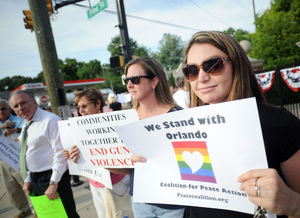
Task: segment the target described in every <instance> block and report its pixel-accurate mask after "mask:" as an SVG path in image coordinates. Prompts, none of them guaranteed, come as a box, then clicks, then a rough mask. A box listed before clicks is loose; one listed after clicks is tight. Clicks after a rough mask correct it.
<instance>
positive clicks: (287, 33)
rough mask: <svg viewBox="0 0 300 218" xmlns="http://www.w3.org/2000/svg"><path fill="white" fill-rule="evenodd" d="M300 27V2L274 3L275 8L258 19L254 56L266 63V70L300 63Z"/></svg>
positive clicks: (283, 0) (282, 0)
mask: <svg viewBox="0 0 300 218" xmlns="http://www.w3.org/2000/svg"><path fill="white" fill-rule="evenodd" d="M299 24H300V1H299V0H273V1H272V3H271V8H270V9H267V10H266V11H265V12H264V13H263V14H262V15H261V16H257V20H256V33H255V34H253V35H252V36H251V39H252V40H251V41H252V51H251V53H250V55H252V56H253V57H255V58H258V59H263V60H265V62H264V67H265V68H270V67H275V66H280V65H286V64H291V63H294V62H297V61H299V60H300V52H299V48H298V47H297V46H296V42H298V41H300V25H299Z"/></svg>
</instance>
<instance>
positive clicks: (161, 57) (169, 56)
mask: <svg viewBox="0 0 300 218" xmlns="http://www.w3.org/2000/svg"><path fill="white" fill-rule="evenodd" d="M183 53H184V43H183V41H182V39H181V37H180V36H177V35H173V34H170V33H165V34H164V35H163V37H162V39H161V40H160V41H159V48H158V52H156V53H153V57H154V58H156V59H157V60H158V61H159V62H160V63H161V64H162V66H163V67H164V68H165V70H172V69H176V68H177V67H178V66H179V64H180V63H181V62H182V61H183Z"/></svg>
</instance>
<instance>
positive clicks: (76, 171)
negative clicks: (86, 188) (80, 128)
mask: <svg viewBox="0 0 300 218" xmlns="http://www.w3.org/2000/svg"><path fill="white" fill-rule="evenodd" d="M58 128H59V132H60V138H61V142H62V146H63V148H64V149H65V150H68V151H70V149H71V147H72V146H73V145H75V144H74V138H73V137H72V131H71V129H70V122H69V121H68V120H61V121H58ZM68 166H69V172H70V174H71V175H80V176H85V177H87V178H90V179H93V180H95V181H97V182H100V183H102V184H103V185H104V186H105V187H107V188H110V189H112V183H111V179H110V173H109V171H108V170H105V169H103V168H99V169H90V168H89V167H84V166H80V167H79V166H78V164H76V163H74V162H73V161H72V160H71V159H70V158H69V159H68Z"/></svg>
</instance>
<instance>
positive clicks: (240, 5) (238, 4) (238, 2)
mask: <svg viewBox="0 0 300 218" xmlns="http://www.w3.org/2000/svg"><path fill="white" fill-rule="evenodd" d="M232 1H233V2H234V3H235V4H236V5H237V6H238V7H239V8H241V9H242V10H243V11H245V12H246V13H249V11H248V10H246V9H245V8H244V6H245V5H243V4H241V2H240V1H236V0H232ZM242 5H243V7H242ZM248 9H249V8H248Z"/></svg>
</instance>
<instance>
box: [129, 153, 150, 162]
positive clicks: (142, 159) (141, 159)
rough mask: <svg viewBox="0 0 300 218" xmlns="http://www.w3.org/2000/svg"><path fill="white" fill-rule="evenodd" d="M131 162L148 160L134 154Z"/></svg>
mask: <svg viewBox="0 0 300 218" xmlns="http://www.w3.org/2000/svg"><path fill="white" fill-rule="evenodd" d="M130 160H131V161H133V162H143V163H145V162H147V159H146V158H145V157H142V156H138V155H135V154H133V155H132V156H131V157H130Z"/></svg>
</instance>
